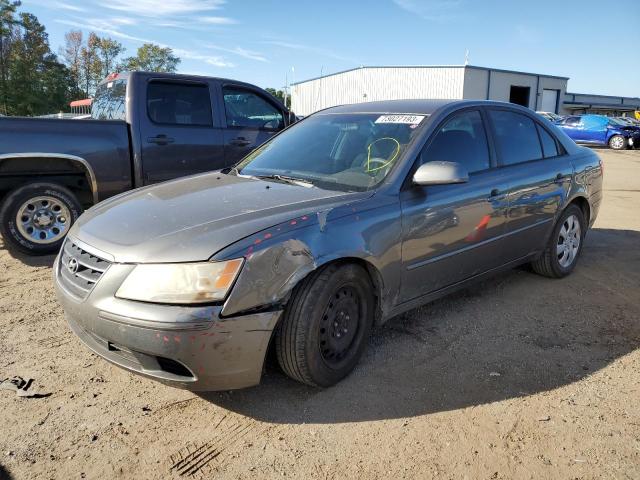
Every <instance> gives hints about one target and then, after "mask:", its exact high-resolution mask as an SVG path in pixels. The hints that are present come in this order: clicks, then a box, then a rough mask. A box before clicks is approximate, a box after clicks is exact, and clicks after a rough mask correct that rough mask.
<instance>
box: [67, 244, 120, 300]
mask: <svg viewBox="0 0 640 480" xmlns="http://www.w3.org/2000/svg"><path fill="white" fill-rule="evenodd" d="M109 265H111V263H110V262H109V261H108V260H105V259H104V258H100V257H96V256H95V255H92V254H90V253H89V252H87V251H85V250H83V249H82V248H80V247H79V246H77V245H76V244H75V243H73V242H72V241H71V240H68V239H67V241H65V242H64V246H63V247H62V256H61V257H60V265H59V266H58V268H59V272H58V273H59V276H60V283H61V284H62V286H63V287H64V288H65V289H66V290H67V291H68V292H69V293H71V294H72V295H74V296H76V297H78V298H81V299H84V298H86V297H87V295H89V292H91V290H92V289H93V287H94V286H95V284H96V283H98V280H100V277H101V276H102V274H103V273H104V272H105V270H106V269H107V268H108V267H109Z"/></svg>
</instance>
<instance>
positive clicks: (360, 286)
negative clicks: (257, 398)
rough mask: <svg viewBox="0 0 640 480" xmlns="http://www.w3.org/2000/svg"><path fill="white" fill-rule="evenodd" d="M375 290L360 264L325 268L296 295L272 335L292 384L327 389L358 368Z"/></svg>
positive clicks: (367, 333) (371, 312)
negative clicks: (274, 335) (299, 383)
mask: <svg viewBox="0 0 640 480" xmlns="http://www.w3.org/2000/svg"><path fill="white" fill-rule="evenodd" d="M372 292H373V288H372V286H371V282H370V281H369V275H368V274H367V272H366V271H365V270H364V269H363V268H362V267H360V266H358V265H353V264H349V265H329V266H327V267H325V268H322V269H321V270H319V271H317V272H315V273H314V274H311V275H309V277H308V278H306V279H305V280H304V281H303V282H302V284H301V285H299V286H298V287H297V288H296V290H295V291H294V294H293V296H292V297H291V299H290V301H289V303H288V304H287V308H286V309H285V312H284V315H283V318H282V321H281V323H280V325H279V326H278V330H277V332H276V338H275V341H276V342H275V345H276V353H277V355H278V363H280V366H281V367H282V369H283V370H284V372H285V373H286V374H287V375H288V376H289V377H291V378H293V379H294V380H297V381H299V382H302V383H306V384H307V385H311V386H315V387H329V386H331V385H333V384H335V383H337V382H339V381H340V380H341V379H343V378H344V377H345V376H347V375H348V374H349V373H350V372H351V371H352V370H353V369H354V367H355V366H356V364H357V363H358V360H359V359H360V356H361V355H362V352H363V351H364V348H365V346H366V344H367V339H368V337H369V332H370V331H371V326H372V324H373V317H374V297H373V293H372Z"/></svg>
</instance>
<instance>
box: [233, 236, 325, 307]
mask: <svg viewBox="0 0 640 480" xmlns="http://www.w3.org/2000/svg"><path fill="white" fill-rule="evenodd" d="M315 268H316V263H315V261H314V259H313V255H312V254H311V251H310V249H309V247H308V246H307V245H305V243H304V242H302V241H300V240H296V239H289V240H287V241H285V242H282V243H278V244H276V245H273V246H271V247H268V248H265V249H263V250H259V251H257V252H254V253H252V254H251V255H250V256H249V257H248V258H247V262H246V264H245V266H244V268H243V269H242V272H241V273H240V276H239V277H238V280H237V282H236V286H235V287H234V288H233V289H232V292H231V295H230V296H229V298H228V299H227V301H226V303H225V304H224V307H223V309H222V315H225V316H226V315H233V314H236V313H238V312H243V311H247V310H250V309H252V308H255V307H257V306H261V305H265V304H267V305H269V304H274V303H278V302H280V301H281V300H282V298H283V296H285V295H286V294H288V293H289V292H290V291H291V290H292V289H293V287H294V286H295V285H296V284H297V283H298V282H299V281H300V280H301V279H303V278H304V277H305V276H307V275H308V274H309V273H310V272H312V271H313V270H315Z"/></svg>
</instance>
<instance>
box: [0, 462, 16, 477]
mask: <svg viewBox="0 0 640 480" xmlns="http://www.w3.org/2000/svg"><path fill="white" fill-rule="evenodd" d="M12 478H13V477H12V476H11V475H10V474H9V472H8V471H7V470H6V469H5V468H4V467H3V466H2V465H0V480H12Z"/></svg>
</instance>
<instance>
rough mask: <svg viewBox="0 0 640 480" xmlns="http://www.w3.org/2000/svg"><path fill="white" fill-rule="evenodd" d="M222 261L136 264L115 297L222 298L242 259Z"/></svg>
mask: <svg viewBox="0 0 640 480" xmlns="http://www.w3.org/2000/svg"><path fill="white" fill-rule="evenodd" d="M243 261H244V260H243V259H242V258H237V259H234V260H228V261H226V262H199V263H154V264H140V265H136V267H135V268H134V269H133V270H132V271H131V273H129V275H128V276H127V278H126V279H125V281H124V282H122V285H120V288H119V289H118V291H117V292H116V297H118V298H126V299H128V300H139V301H142V302H154V303H177V304H188V303H207V302H215V301H218V300H223V299H224V298H225V297H226V295H227V293H228V292H229V289H230V288H231V286H232V285H233V282H234V281H235V279H236V277H237V276H238V273H239V272H240V269H241V268H242V263H243Z"/></svg>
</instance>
